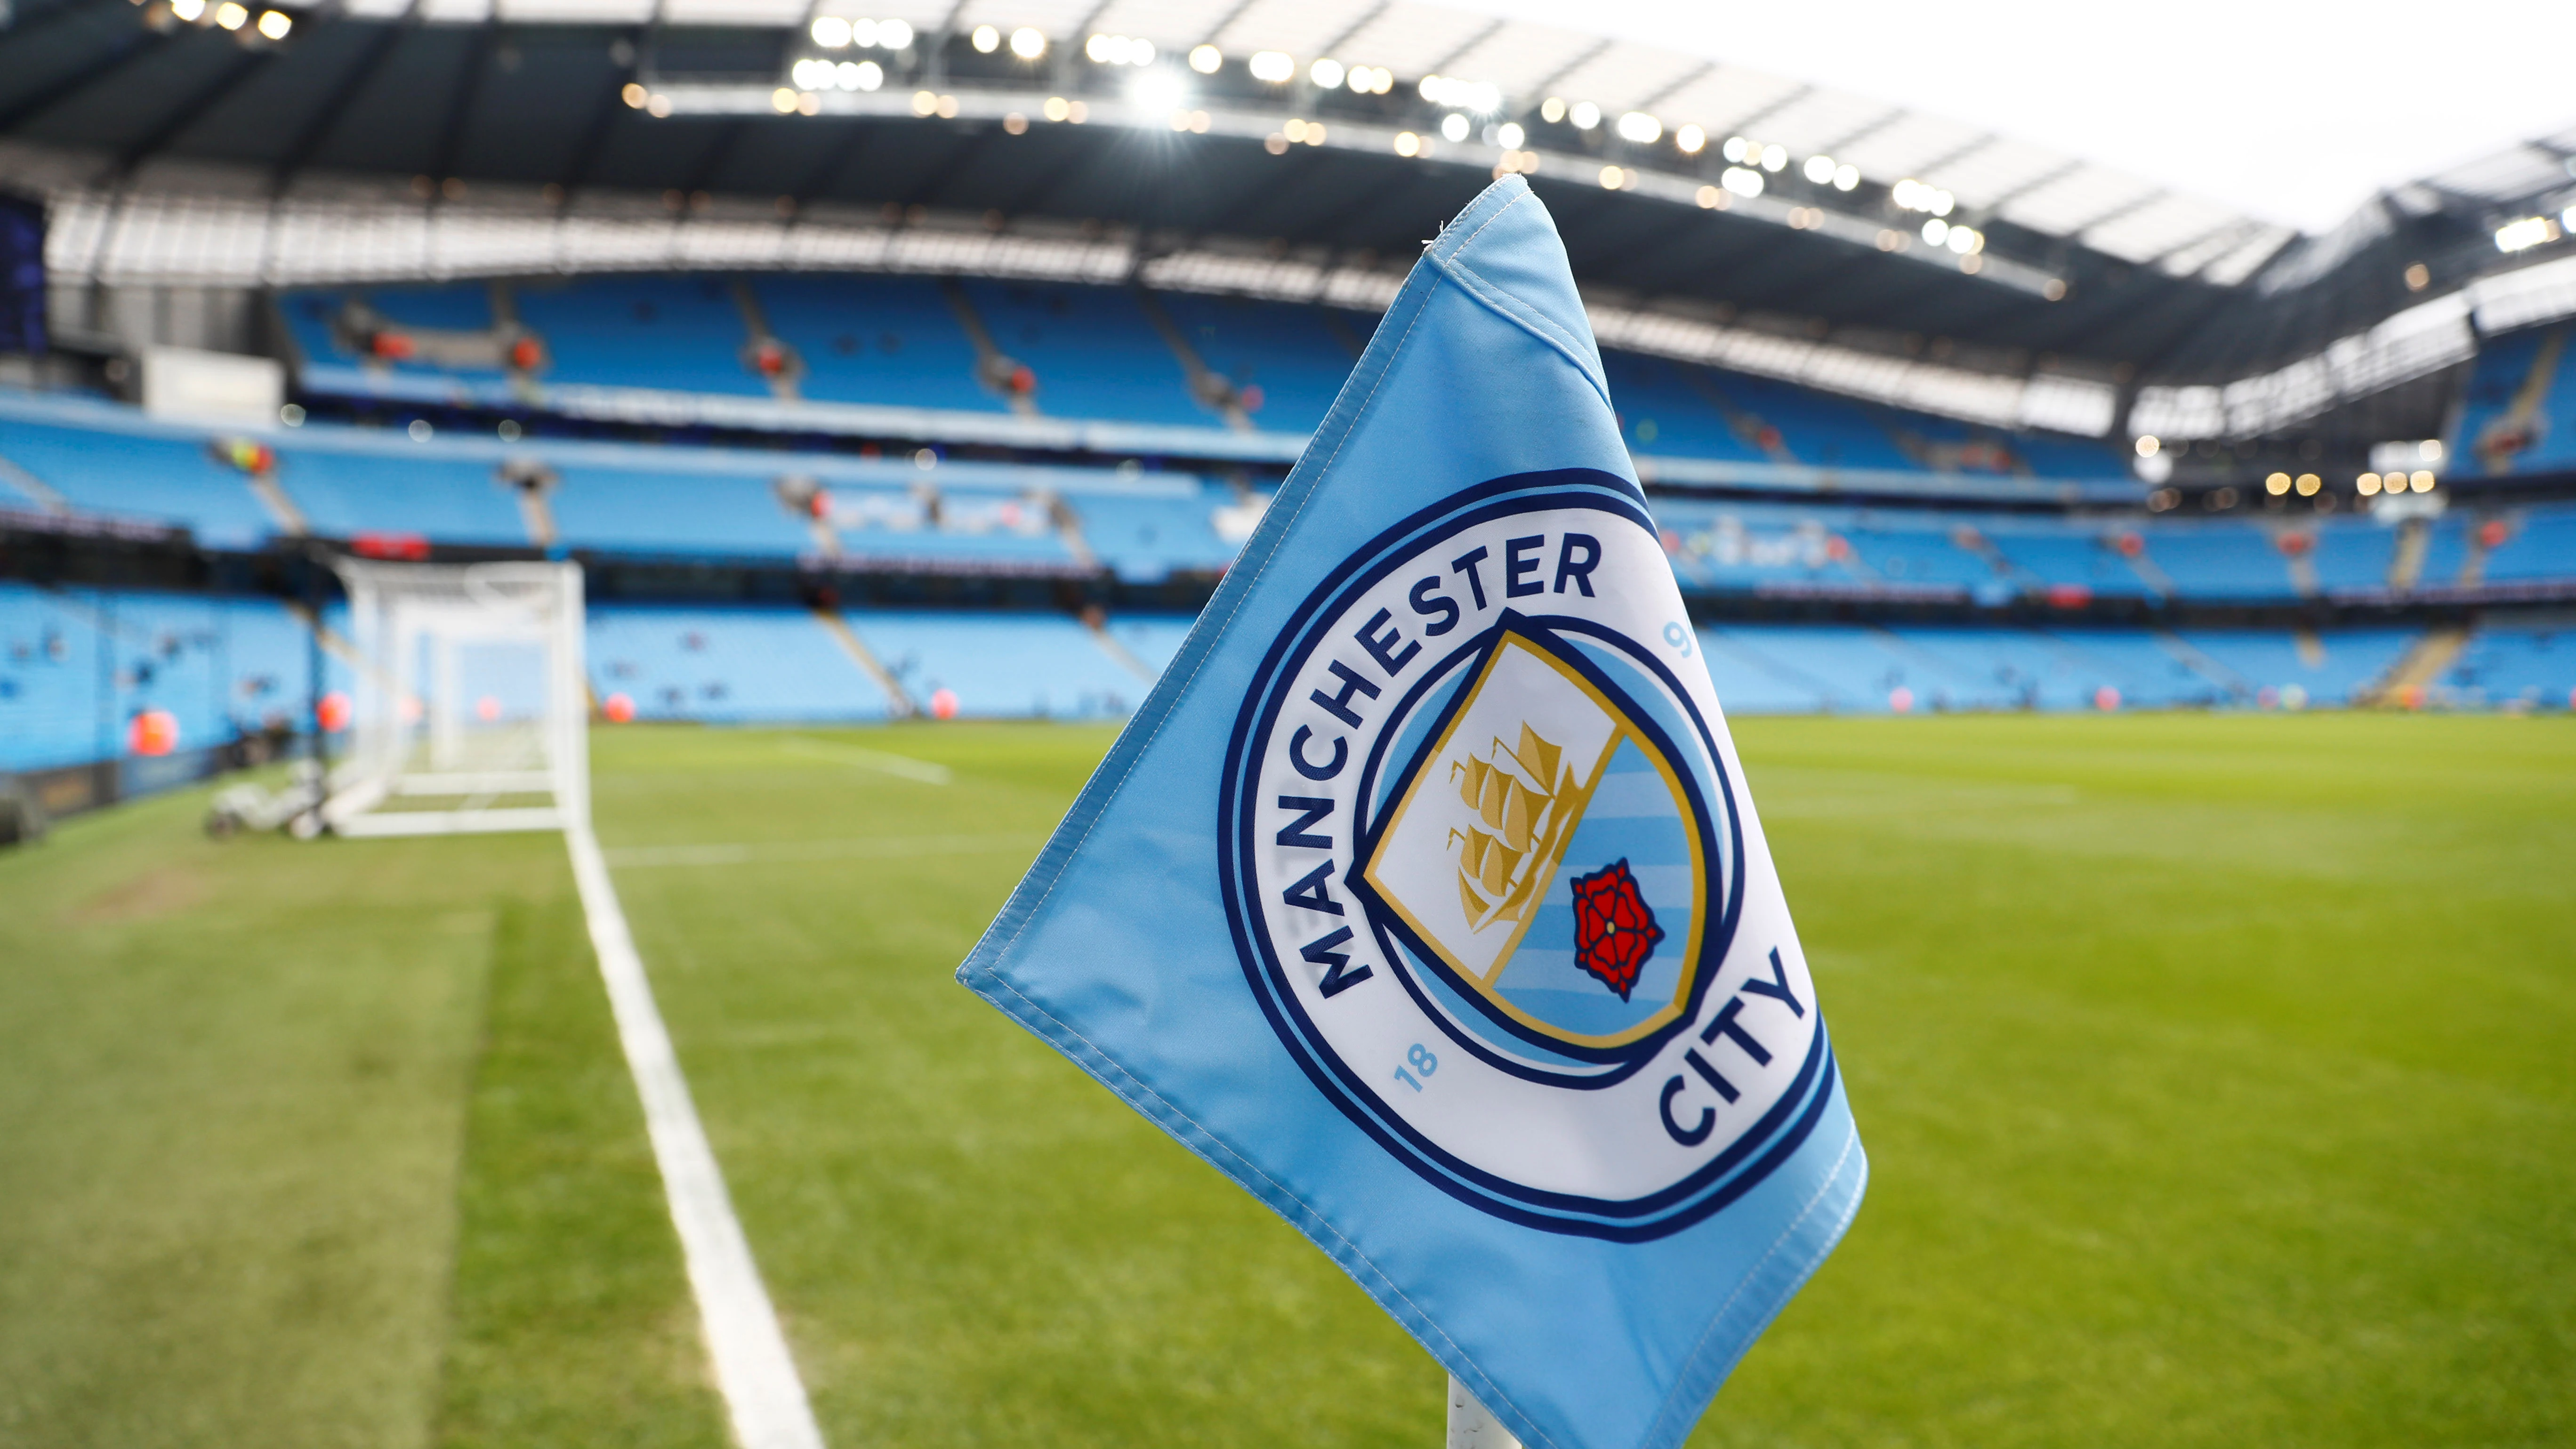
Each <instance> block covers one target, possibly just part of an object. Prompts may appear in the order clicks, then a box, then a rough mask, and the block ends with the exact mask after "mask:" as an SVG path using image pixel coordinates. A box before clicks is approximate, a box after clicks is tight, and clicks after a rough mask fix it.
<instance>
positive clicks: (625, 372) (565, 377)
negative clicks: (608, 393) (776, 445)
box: [517, 276, 769, 396]
mask: <svg viewBox="0 0 2576 1449" xmlns="http://www.w3.org/2000/svg"><path fill="white" fill-rule="evenodd" d="M517 297H518V308H519V317H520V320H521V321H523V322H525V323H526V324H527V325H528V326H529V327H531V328H534V329H535V330H536V332H537V334H538V335H539V336H540V337H542V338H544V339H545V347H546V352H547V355H548V358H549V360H550V366H549V372H548V375H549V377H550V378H551V379H552V380H553V381H556V382H577V383H588V384H592V385H594V386H602V387H646V388H663V389H668V390H671V391H676V392H707V393H736V394H745V395H752V396H764V395H766V394H767V393H768V392H769V386H768V384H767V383H766V382H764V381H763V380H762V379H761V378H760V376H759V375H758V374H756V373H754V372H753V371H752V370H751V369H750V367H749V366H748V365H747V364H746V363H745V362H744V360H743V348H744V347H745V345H746V344H747V343H748V342H749V341H750V333H749V330H748V329H747V327H746V326H745V323H744V318H743V312H742V305H741V303H740V302H739V301H738V300H737V299H736V297H735V296H734V295H733V294H732V291H731V289H730V288H729V287H728V286H727V285H726V283H725V282H724V281H723V280H721V279H719V278H716V277H707V276H608V277H586V278H582V279H580V280H578V281H572V282H565V283H559V284H531V285H527V286H522V287H520V288H518V289H517Z"/></svg>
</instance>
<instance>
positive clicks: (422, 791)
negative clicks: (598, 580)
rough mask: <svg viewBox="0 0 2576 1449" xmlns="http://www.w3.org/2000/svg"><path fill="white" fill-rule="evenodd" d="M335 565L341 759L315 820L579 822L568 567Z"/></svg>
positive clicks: (427, 829) (580, 731)
mask: <svg viewBox="0 0 2576 1449" xmlns="http://www.w3.org/2000/svg"><path fill="white" fill-rule="evenodd" d="M337 567H338V570H339V573H340V578H341V582H342V583H343V585H344V586H345V587H346V588H347V590H348V595H349V615H348V635H347V640H346V643H347V649H346V651H345V654H346V661H347V663H348V664H349V665H350V672H351V675H352V678H351V681H350V688H349V700H350V717H349V734H348V736H347V739H348V754H347V756H346V758H344V759H343V760H342V761H340V762H339V763H338V764H337V765H336V766H335V767H334V768H333V770H332V772H331V781H330V795H329V798H328V800H327V801H326V802H325V803H324V805H323V806H322V811H321V815H322V821H323V823H324V824H325V825H327V826H328V827H329V828H331V829H332V830H334V831H337V832H338V833H340V834H342V835H355V836H368V835H445V834H460V833H466V832H475V831H492V830H562V829H567V828H572V827H577V826H587V825H588V823H589V820H590V752H589V733H588V730H589V695H588V691H587V689H586V687H585V685H584V682H583V676H582V588H581V569H580V567H579V566H578V565H575V564H555V563H490V564H456V565H449V564H388V563H372V562H364V561H359V560H346V561H343V562H341V563H340V564H338V565H337Z"/></svg>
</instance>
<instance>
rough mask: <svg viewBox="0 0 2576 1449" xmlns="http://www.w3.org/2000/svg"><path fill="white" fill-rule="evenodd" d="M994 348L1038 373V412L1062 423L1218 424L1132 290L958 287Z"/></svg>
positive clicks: (1001, 284) (1032, 285) (1019, 285)
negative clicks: (1195, 394)
mask: <svg viewBox="0 0 2576 1449" xmlns="http://www.w3.org/2000/svg"><path fill="white" fill-rule="evenodd" d="M960 285H961V286H963V287H964V288H965V289H966V295H967V297H968V298H969V299H970V300H971V301H972V302H973V303H974V306H975V311H976V313H977V314H978V315H979V316H981V317H982V318H983V320H984V327H985V330H987V331H989V332H990V333H992V335H993V345H994V346H996V347H999V348H1000V349H1001V350H1002V351H1003V352H1004V353H1006V354H1008V355H1009V356H1011V357H1012V358H1014V359H1016V360H1018V361H1020V362H1022V363H1024V364H1026V365H1027V366H1028V367H1029V368H1030V369H1031V370H1032V371H1034V372H1035V373H1036V374H1037V394H1036V398H1037V405H1038V411H1040V412H1042V413H1046V414H1048V415H1050V416H1053V417H1060V418H1102V419H1116V420H1118V421H1122V422H1137V423H1177V424H1193V425H1197V426H1201V427H1205V426H1211V425H1213V424H1215V423H1216V421H1217V415H1216V414H1215V413H1213V412H1211V411H1209V410H1208V409H1207V408H1204V407H1202V406H1200V405H1199V403H1198V401H1197V400H1196V399H1194V398H1192V397H1191V396H1190V389H1189V375H1188V374H1187V373H1186V372H1184V371H1183V370H1182V368H1181V362H1180V359H1179V358H1177V357H1175V356H1173V355H1172V348H1171V344H1169V343H1167V342H1165V341H1164V340H1163V337H1162V334H1161V333H1159V332H1156V331H1155V330H1154V325H1153V323H1152V322H1150V321H1148V320H1147V319H1146V316H1145V311H1144V309H1143V308H1142V307H1140V306H1138V305H1137V303H1136V298H1135V297H1134V296H1133V295H1131V294H1130V293H1128V292H1126V291H1124V290H1122V289H1119V288H1116V287H1058V286H1046V285H1040V284H1036V283H1020V282H993V281H982V280H970V281H966V282H962V283H960Z"/></svg>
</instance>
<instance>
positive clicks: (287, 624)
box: [0, 582, 310, 770]
mask: <svg viewBox="0 0 2576 1449" xmlns="http://www.w3.org/2000/svg"><path fill="white" fill-rule="evenodd" d="M309 658H310V651H309V647H308V641H307V635H306V633H305V631H304V628H303V626H302V625H300V624H298V623H297V622H296V620H295V618H294V616H293V615H292V614H289V613H288V612H287V611H286V608H285V606H284V605H282V604H280V603H278V602H276V601H275V600H271V599H258V598H235V597H226V596H215V595H201V594H166V593H150V592H136V591H121V590H120V591H107V590H96V589H65V590H44V589H38V588H34V587H32V586H30V585H26V584H20V583H10V582H0V770H38V769H47V768H51V767H54V766H59V765H72V764H81V763H86V762H90V761H95V760H104V759H117V758H120V757H122V756H123V755H124V754H125V753H126V744H127V740H126V728H127V723H128V721H130V720H131V719H132V718H133V717H134V716H135V715H136V714H137V713H139V712H141V711H143V710H146V709H166V710H168V711H170V712H171V714H172V715H173V716H175V717H176V719H177V721H178V725H179V737H178V741H177V748H179V749H181V750H194V749H202V748H206V747H209V746H215V745H222V744H227V743H230V742H231V741H233V740H234V739H237V738H239V737H240V736H241V735H242V734H244V733H247V732H250V731H254V730H257V729H260V728H262V727H263V726H264V725H265V724H267V723H268V722H270V721H271V720H272V719H274V720H277V721H280V722H284V721H288V720H295V719H300V718H301V717H302V715H303V706H304V704H305V701H306V698H307V695H308V693H309V687H310V686H309V664H308V660H309Z"/></svg>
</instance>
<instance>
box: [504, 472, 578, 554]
mask: <svg viewBox="0 0 2576 1449" xmlns="http://www.w3.org/2000/svg"><path fill="white" fill-rule="evenodd" d="M501 478H502V482H503V484H504V485H505V486H507V487H508V488H509V490H510V493H511V496H513V497H514V498H516V499H517V500H518V503H519V522H520V523H522V524H523V525H525V526H526V527H527V530H528V543H529V544H530V545H531V546H532V547H535V548H540V549H548V548H552V547H554V546H555V542H556V540H558V539H560V538H562V537H563V530H562V529H561V528H560V527H558V526H557V525H556V523H555V503H554V494H555V489H556V487H557V486H559V485H560V484H561V482H562V480H561V479H559V478H557V477H556V476H555V472H554V470H553V469H551V468H545V467H542V466H540V467H538V468H537V469H536V471H534V472H531V473H528V474H526V475H523V476H517V477H514V476H512V475H511V474H510V473H509V471H508V470H507V469H506V467H505V469H504V471H503V472H502V475H501Z"/></svg>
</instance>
